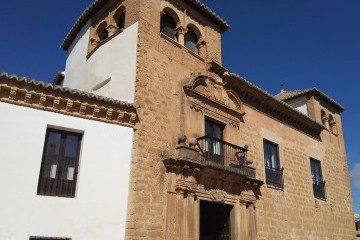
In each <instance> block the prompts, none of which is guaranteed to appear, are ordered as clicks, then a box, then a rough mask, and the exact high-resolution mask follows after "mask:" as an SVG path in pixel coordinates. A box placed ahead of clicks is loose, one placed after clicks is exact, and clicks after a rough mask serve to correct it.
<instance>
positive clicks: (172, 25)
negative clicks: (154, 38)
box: [160, 11, 199, 53]
mask: <svg viewBox="0 0 360 240" xmlns="http://www.w3.org/2000/svg"><path fill="white" fill-rule="evenodd" d="M174 14H175V13H174ZM176 28H177V21H176V20H174V18H173V16H172V15H171V14H170V13H169V12H167V11H164V14H163V15H162V16H161V20H160V32H161V33H163V34H164V35H166V36H168V37H169V38H171V39H173V40H175V41H178V35H177V31H176ZM198 36H199V35H198V34H196V32H195V30H194V28H193V27H188V28H187V29H186V32H185V36H184V43H183V44H184V46H185V47H186V48H187V49H189V50H190V51H192V52H194V53H198V46H197V45H198V42H199V37H198ZM181 44H182V43H181Z"/></svg>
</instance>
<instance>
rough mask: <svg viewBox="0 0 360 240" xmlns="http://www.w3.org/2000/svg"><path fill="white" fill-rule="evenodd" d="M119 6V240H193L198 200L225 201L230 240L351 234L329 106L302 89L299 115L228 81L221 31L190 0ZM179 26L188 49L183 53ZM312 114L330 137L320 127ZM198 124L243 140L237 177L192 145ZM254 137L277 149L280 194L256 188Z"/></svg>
mask: <svg viewBox="0 0 360 240" xmlns="http://www.w3.org/2000/svg"><path fill="white" fill-rule="evenodd" d="M194 2H195V3H194ZM121 4H123V5H124V6H125V11H126V15H127V16H130V17H128V18H127V19H126V21H125V22H126V25H128V24H129V23H130V22H136V21H137V22H138V23H139V30H138V49H137V72H136V81H135V101H136V104H137V106H138V108H137V114H138V121H137V122H136V124H135V128H134V131H135V133H134V143H133V159H132V169H131V183H130V199H129V203H130V204H129V209H128V223H127V230H126V239H131V240H135V239H178V240H180V239H189V240H190V239H193V240H195V239H199V234H200V233H199V231H200V230H199V228H200V221H201V219H200V218H201V217H200V213H199V208H200V202H201V201H207V202H217V203H221V204H227V205H230V206H232V210H231V214H230V225H231V239H354V238H355V229H354V224H353V213H352V201H351V196H350V186H349V174H348V169H347V162H346V154H345V147H344V141H343V133H342V125H341V117H340V113H341V111H339V110H338V109H337V108H334V106H333V105H332V104H331V103H329V101H327V100H326V98H324V97H321V96H318V95H315V94H309V95H307V108H308V112H309V115H308V116H306V115H304V114H302V113H300V112H298V111H297V110H295V109H293V108H291V107H290V106H289V105H287V104H286V103H284V102H282V101H279V100H277V99H275V98H274V97H273V96H271V95H269V94H267V93H266V92H264V91H262V90H261V89H259V88H258V87H256V86H254V85H252V84H251V83H249V82H248V81H246V80H245V79H242V78H241V77H239V76H237V75H235V74H229V73H228V72H227V70H226V69H225V68H223V67H222V66H221V60H222V59H221V55H222V54H221V33H222V31H223V30H224V29H222V28H221V26H219V23H218V22H216V21H214V19H213V18H216V17H215V16H214V17H213V18H210V17H209V16H208V15H206V14H204V12H202V11H201V10H200V9H201V6H202V5H196V4H199V3H197V1H195V0H194V1H178V0H146V1H145V0H124V1H121ZM194 4H195V5H196V6H198V7H194ZM106 6H107V5H105V7H103V8H102V9H101V8H100V9H99V10H98V11H99V13H98V15H99V16H101V12H102V11H105V12H106V11H107V10H106V9H107V7H106ZM164 12H168V13H169V14H170V15H171V16H173V18H174V20H175V22H176V24H177V26H176V31H177V36H178V40H177V41H175V40H173V39H171V38H169V37H167V36H166V35H164V34H162V33H160V32H159V29H160V19H161V16H162V14H163V13H164ZM188 26H192V27H194V28H195V29H196V34H197V36H198V40H199V42H198V45H197V47H198V52H197V53H194V52H192V51H190V50H189V49H187V48H185V47H184V36H183V34H184V33H185V32H186V31H185V30H186V28H187V27H188ZM323 109H325V110H326V111H327V113H331V114H332V115H333V116H334V118H335V122H336V124H335V125H333V124H332V125H333V127H334V128H335V129H336V131H330V130H329V127H328V126H323V125H322V119H321V115H320V112H321V110H323ZM208 118H209V119H212V120H214V121H216V122H219V123H221V124H222V126H223V131H224V135H223V139H224V140H225V141H227V142H229V143H231V144H233V145H236V146H245V145H247V147H248V148H240V147H239V149H243V151H244V152H245V150H246V154H247V159H250V160H251V161H249V160H247V161H246V163H244V164H243V165H241V168H240V170H239V169H237V168H236V167H235V170H234V169H231V168H228V167H227V166H225V167H224V166H222V167H219V166H214V165H209V164H208V163H206V162H204V161H203V158H202V157H201V152H202V151H203V150H204V149H201V148H200V147H199V145H198V142H197V141H196V140H194V138H199V137H201V136H204V135H205V119H208ZM179 136H183V137H180V138H179V139H178V137H179ZM187 139H190V141H187ZM264 139H266V140H269V141H271V142H274V143H276V144H277V145H278V149H279V159H280V165H281V167H282V168H283V170H282V172H283V185H282V186H281V187H274V186H273V185H271V184H267V183H266V175H265V166H264V147H263V141H264ZM244 149H245V150H244ZM247 150H248V151H247ZM310 158H315V159H317V160H319V161H320V162H321V167H322V177H323V179H324V180H325V181H326V198H321V199H320V198H316V197H314V193H313V186H312V178H311V170H310ZM230 164H231V163H230Z"/></svg>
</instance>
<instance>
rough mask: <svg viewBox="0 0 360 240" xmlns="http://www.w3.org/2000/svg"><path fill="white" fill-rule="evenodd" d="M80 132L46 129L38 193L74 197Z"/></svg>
mask: <svg viewBox="0 0 360 240" xmlns="http://www.w3.org/2000/svg"><path fill="white" fill-rule="evenodd" d="M81 139H82V134H80V133H73V132H67V131H62V130H56V129H48V130H47V132H46V137H45V145H44V151H43V157H42V162H41V169H40V176H39V183H38V191H37V193H38V194H39V195H49V196H59V197H74V196H75V189H76V179H77V174H78V165H79V155H80V145H81Z"/></svg>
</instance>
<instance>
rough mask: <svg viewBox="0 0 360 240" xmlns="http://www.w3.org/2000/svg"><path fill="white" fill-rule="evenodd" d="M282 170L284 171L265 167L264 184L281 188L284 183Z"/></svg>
mask: <svg viewBox="0 0 360 240" xmlns="http://www.w3.org/2000/svg"><path fill="white" fill-rule="evenodd" d="M283 170H284V169H283V168H281V169H277V168H271V167H268V166H266V167H265V173H266V183H268V184H269V183H270V184H274V185H277V186H279V187H283V183H284V179H283Z"/></svg>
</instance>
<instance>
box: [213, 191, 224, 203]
mask: <svg viewBox="0 0 360 240" xmlns="http://www.w3.org/2000/svg"><path fill="white" fill-rule="evenodd" d="M225 196H226V192H224V191H222V190H212V191H211V198H212V200H213V201H215V202H221V203H224V202H225Z"/></svg>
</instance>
